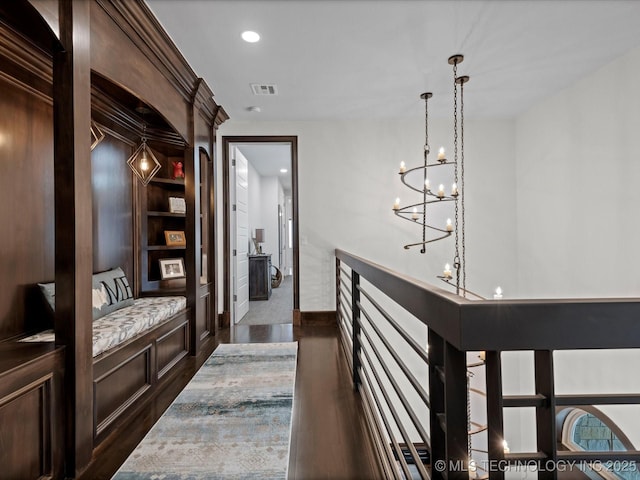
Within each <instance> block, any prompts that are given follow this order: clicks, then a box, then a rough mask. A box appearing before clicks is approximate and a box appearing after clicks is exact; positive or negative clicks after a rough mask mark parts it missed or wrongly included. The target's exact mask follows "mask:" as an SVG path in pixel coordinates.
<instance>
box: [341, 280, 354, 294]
mask: <svg viewBox="0 0 640 480" xmlns="http://www.w3.org/2000/svg"><path fill="white" fill-rule="evenodd" d="M340 283H341V284H342V287H343V288H344V289H345V290H346V291H347V293H348V294H349V296H351V295H353V294H352V293H351V287H350V286H349V284H348V283H347V282H345V281H344V279H343V278H342V277H340ZM340 291H342V289H340Z"/></svg>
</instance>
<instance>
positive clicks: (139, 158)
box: [127, 123, 161, 186]
mask: <svg viewBox="0 0 640 480" xmlns="http://www.w3.org/2000/svg"><path fill="white" fill-rule="evenodd" d="M127 165H129V168H131V170H133V173H135V174H136V176H137V177H138V180H140V183H142V185H145V186H146V185H147V184H148V183H149V181H150V180H151V179H152V178H153V176H154V175H155V174H156V173H158V170H160V167H161V165H160V162H158V159H157V158H156V156H155V155H154V154H153V152H152V151H151V149H150V148H149V147H148V146H147V124H146V123H143V124H142V140H141V143H140V146H139V147H138V148H137V149H136V151H135V152H133V155H131V157H129V160H127Z"/></svg>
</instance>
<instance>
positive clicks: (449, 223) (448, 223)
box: [447, 218, 453, 232]
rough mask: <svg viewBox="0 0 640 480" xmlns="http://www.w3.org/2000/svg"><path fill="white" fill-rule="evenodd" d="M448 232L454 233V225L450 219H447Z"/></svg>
mask: <svg viewBox="0 0 640 480" xmlns="http://www.w3.org/2000/svg"><path fill="white" fill-rule="evenodd" d="M447 232H453V224H452V223H451V219H450V218H447Z"/></svg>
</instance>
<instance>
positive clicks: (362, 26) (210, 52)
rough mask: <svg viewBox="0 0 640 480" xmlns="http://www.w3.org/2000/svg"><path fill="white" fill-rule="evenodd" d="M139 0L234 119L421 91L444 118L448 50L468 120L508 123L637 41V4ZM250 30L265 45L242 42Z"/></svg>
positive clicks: (389, 108)
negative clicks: (464, 78) (270, 90)
mask: <svg viewBox="0 0 640 480" xmlns="http://www.w3.org/2000/svg"><path fill="white" fill-rule="evenodd" d="M147 3H148V5H149V7H150V8H151V10H152V11H153V12H154V14H155V15H156V16H157V17H158V19H159V20H160V22H161V24H162V25H163V26H164V28H165V29H166V30H167V32H168V33H169V35H170V36H171V37H172V39H173V40H174V41H175V43H176V44H177V46H178V48H179V49H180V50H181V51H182V53H183V54H184V56H185V57H186V58H187V60H188V62H189V63H190V64H191V66H192V67H193V68H194V70H195V71H196V73H197V74H198V75H199V76H202V77H204V78H205V79H206V81H207V83H208V84H209V86H210V87H211V88H212V89H213V91H214V92H215V98H216V101H217V102H218V103H219V104H221V105H223V106H224V108H225V110H226V111H227V112H228V113H229V115H230V116H231V118H232V120H318V119H351V118H390V117H407V116H410V117H415V116H419V115H420V114H421V112H422V110H423V108H424V104H423V103H422V101H421V100H420V98H419V95H420V93H422V92H423V91H432V92H434V98H433V100H432V101H431V102H430V110H431V112H432V113H433V114H434V115H435V116H442V117H445V116H448V115H450V111H451V108H452V107H451V102H452V99H451V95H452V89H453V87H452V84H451V82H452V75H453V74H452V71H451V66H450V65H448V64H447V58H448V57H449V56H450V55H452V54H456V53H462V54H464V55H465V61H464V62H463V63H462V64H461V65H460V68H459V74H463V75H469V76H470V77H471V81H470V83H469V84H467V85H466V87H465V94H466V97H465V98H466V99H469V100H468V101H467V102H466V105H465V109H466V113H467V115H468V116H471V117H483V118H484V117H489V118H496V117H512V116H515V115H517V114H519V113H521V112H523V111H525V110H527V109H528V108H530V107H531V106H532V105H533V104H534V103H535V102H536V101H538V100H540V99H542V98H545V97H547V96H549V95H552V94H553V93H554V92H556V91H558V90H559V89H562V88H565V87H568V86H570V85H571V84H572V83H574V82H575V81H577V80H578V79H580V78H581V77H583V76H585V75H586V74H588V73H590V72H592V71H594V70H596V69H598V68H600V67H602V66H604V65H606V64H607V63H608V62H610V61H611V60H613V59H614V58H616V57H619V56H620V55H622V54H624V53H625V52H627V51H629V50H631V49H633V48H634V47H636V46H638V45H640V1H636V0H625V1H623V0H565V1H561V0H554V1H551V0H547V1H544V0H494V1H480V0H467V1H451V0H446V1H442V0H440V1H436V0H422V1H421V0H378V1H370V0H341V1H340V0H324V1H320V0H298V1H296V0H280V1H271V0H253V1H242V0H231V1H229V0H147ZM248 29H250V30H255V31H257V32H258V33H260V35H261V36H262V40H261V41H260V42H259V43H255V44H249V43H246V42H244V41H243V40H241V38H240V33H241V32H242V31H244V30H248ZM251 83H275V84H276V85H277V87H278V95H277V96H274V97H264V96H255V95H253V93H252V91H251V88H250V84H251ZM470 99H472V100H470ZM250 106H259V107H260V108H261V110H262V111H261V113H253V112H249V111H247V108H248V107H250Z"/></svg>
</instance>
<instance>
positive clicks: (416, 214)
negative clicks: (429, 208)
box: [411, 207, 418, 220]
mask: <svg viewBox="0 0 640 480" xmlns="http://www.w3.org/2000/svg"><path fill="white" fill-rule="evenodd" d="M411 218H412V219H413V220H418V207H413V213H412V214H411Z"/></svg>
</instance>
